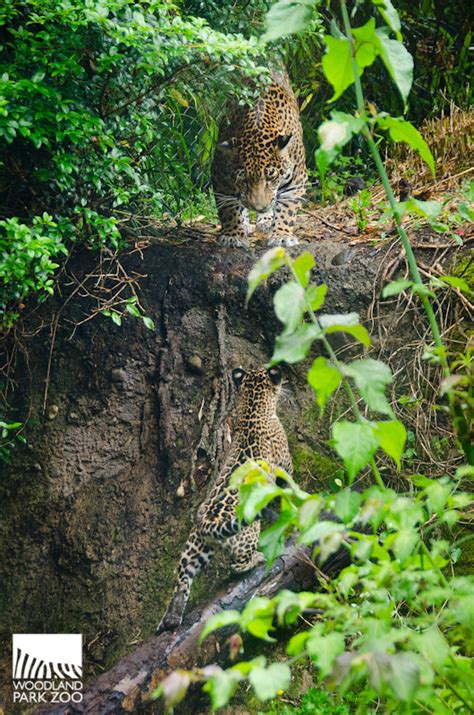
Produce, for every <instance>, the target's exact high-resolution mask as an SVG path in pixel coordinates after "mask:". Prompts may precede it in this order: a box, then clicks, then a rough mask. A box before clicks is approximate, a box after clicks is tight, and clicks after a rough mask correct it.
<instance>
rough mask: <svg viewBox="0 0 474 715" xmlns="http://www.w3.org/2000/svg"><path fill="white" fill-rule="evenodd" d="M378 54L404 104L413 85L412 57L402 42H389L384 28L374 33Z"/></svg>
mask: <svg viewBox="0 0 474 715" xmlns="http://www.w3.org/2000/svg"><path fill="white" fill-rule="evenodd" d="M376 37H377V38H378V40H379V47H378V53H379V55H380V57H381V59H382V61H383V63H384V65H385V67H386V68H387V70H388V73H389V74H390V76H391V78H392V79H393V81H394V82H395V84H396V85H397V88H398V91H399V92H400V94H401V96H402V99H403V101H404V102H405V103H406V101H407V99H408V95H409V94H410V90H411V86H412V83H413V57H412V56H411V54H410V53H409V52H408V50H407V49H406V47H405V45H404V44H403V42H400V41H399V40H391V39H390V38H389V37H388V36H387V34H386V31H385V28H379V29H378V30H377V31H376Z"/></svg>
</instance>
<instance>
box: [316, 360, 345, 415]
mask: <svg viewBox="0 0 474 715" xmlns="http://www.w3.org/2000/svg"><path fill="white" fill-rule="evenodd" d="M341 380H342V377H341V375H340V373H339V370H336V368H335V367H333V366H332V365H331V363H330V362H329V361H328V360H326V358H325V357H317V358H316V360H315V361H314V362H313V364H312V365H311V367H310V369H309V370H308V382H309V384H310V385H311V387H312V388H313V390H314V392H315V393H316V400H317V402H318V405H319V407H320V409H321V411H323V410H324V406H325V405H326V402H327V401H328V399H329V398H330V397H331V395H332V394H333V392H334V391H335V390H336V389H337V388H338V387H339V385H340V383H341Z"/></svg>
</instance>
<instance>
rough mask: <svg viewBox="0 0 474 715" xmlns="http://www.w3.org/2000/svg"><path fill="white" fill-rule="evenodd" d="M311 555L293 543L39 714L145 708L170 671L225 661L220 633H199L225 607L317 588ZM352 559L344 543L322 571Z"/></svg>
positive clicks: (94, 714) (104, 712)
mask: <svg viewBox="0 0 474 715" xmlns="http://www.w3.org/2000/svg"><path fill="white" fill-rule="evenodd" d="M310 554H311V549H310V547H305V546H298V545H295V544H290V545H289V546H288V548H287V550H286V552H285V553H284V554H283V555H282V556H280V557H279V558H278V559H276V561H275V563H274V564H273V566H272V568H271V569H270V571H269V572H267V569H266V566H265V565H262V566H259V567H258V568H256V569H254V570H253V571H251V572H250V573H249V574H248V575H247V576H246V577H245V578H243V579H241V580H239V581H232V582H231V583H229V584H227V587H226V588H224V589H222V590H221V591H220V592H219V593H217V595H215V596H214V597H213V598H212V599H211V600H210V601H209V602H208V603H207V604H206V605H204V606H202V605H201V606H198V607H197V608H195V609H194V610H193V611H192V612H191V613H189V614H188V615H187V616H186V617H185V619H184V621H183V624H182V625H181V626H180V627H179V628H178V629H177V630H176V631H174V632H164V633H161V634H160V635H158V636H153V637H152V638H149V639H148V640H147V641H145V643H143V644H142V645H141V646H140V647H139V648H137V650H135V651H134V652H133V653H130V654H129V655H127V656H125V657H124V658H122V659H121V660H119V662H118V663H116V665H114V666H113V667H112V668H111V669H110V670H109V671H107V672H106V673H103V674H102V675H101V676H100V677H99V678H97V679H96V680H95V681H93V682H91V683H89V684H87V685H86V687H85V689H84V691H83V700H82V702H81V703H71V704H69V703H68V704H67V705H61V706H56V705H45V706H41V707H40V708H38V709H37V710H36V715H46V714H48V715H73V714H76V713H87V714H88V715H107V714H108V713H114V714H115V715H117V714H119V715H120V714H122V715H123V714H125V713H133V712H138V710H140V711H141V709H142V707H146V703H149V701H150V695H151V693H152V692H153V691H154V690H155V689H156V687H157V686H158V685H159V683H160V682H161V680H162V679H163V678H164V677H165V676H166V675H167V674H168V673H169V672H170V671H172V670H175V669H176V668H191V667H193V666H197V665H199V666H203V665H205V664H207V663H209V662H218V661H221V662H222V661H223V660H225V658H226V655H227V653H226V650H225V649H221V648H220V646H219V643H220V642H222V634H221V635H220V636H219V635H216V634H211V635H209V636H208V637H207V638H206V640H205V642H204V643H203V644H202V646H201V647H199V642H198V641H199V635H200V633H201V630H202V629H203V627H204V624H205V623H206V621H207V620H208V619H209V618H210V617H211V616H213V615H214V614H216V613H218V612H219V611H222V610H228V609H237V610H240V609H241V608H243V606H244V605H245V604H246V603H247V602H248V601H249V600H250V599H251V598H253V597H254V596H256V595H259V596H267V597H272V596H274V595H275V594H276V593H277V592H278V591H280V590H281V589H284V588H286V589H290V590H295V591H301V590H305V589H313V588H314V587H315V566H314V563H313V562H312V561H311V558H310ZM348 562H349V557H348V551H347V549H346V548H344V547H342V548H341V549H339V550H338V551H337V552H336V553H335V554H333V556H332V557H331V558H330V559H329V560H328V562H327V563H326V565H325V568H324V571H325V572H326V573H333V572H335V571H338V570H340V569H341V568H343V567H344V566H346V565H347V564H348Z"/></svg>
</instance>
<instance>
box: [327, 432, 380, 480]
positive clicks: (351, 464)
mask: <svg viewBox="0 0 474 715" xmlns="http://www.w3.org/2000/svg"><path fill="white" fill-rule="evenodd" d="M332 436H333V445H334V449H335V450H336V452H337V453H338V455H339V456H340V457H341V458H342V460H343V462H344V466H345V467H346V470H347V473H348V475H349V478H350V479H351V481H352V480H353V479H354V478H355V476H356V475H357V474H358V473H359V472H360V470H361V469H362V468H363V467H365V466H366V465H367V464H368V463H369V461H370V460H371V459H372V457H373V456H374V454H375V451H376V449H377V447H378V441H377V438H376V437H375V436H374V433H373V429H372V426H371V425H370V423H368V422H367V423H366V422H348V421H346V420H340V421H339V422H336V423H335V424H334V425H333V428H332Z"/></svg>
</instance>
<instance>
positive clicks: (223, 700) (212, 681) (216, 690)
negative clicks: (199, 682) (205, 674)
mask: <svg viewBox="0 0 474 715" xmlns="http://www.w3.org/2000/svg"><path fill="white" fill-rule="evenodd" d="M213 668H215V669H216V672H214V673H213V674H212V675H211V677H210V678H209V680H208V681H207V682H206V683H205V684H204V685H203V688H202V689H203V690H204V691H205V692H206V693H209V695H210V698H211V703H212V709H213V711H214V710H218V709H219V708H222V707H224V706H225V705H227V703H228V702H229V700H230V699H231V697H232V696H233V694H234V693H235V691H236V689H237V685H238V684H239V682H240V681H241V680H242V675H241V673H239V671H238V670H236V669H234V668H229V669H228V670H221V669H220V668H218V667H217V666H213Z"/></svg>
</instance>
